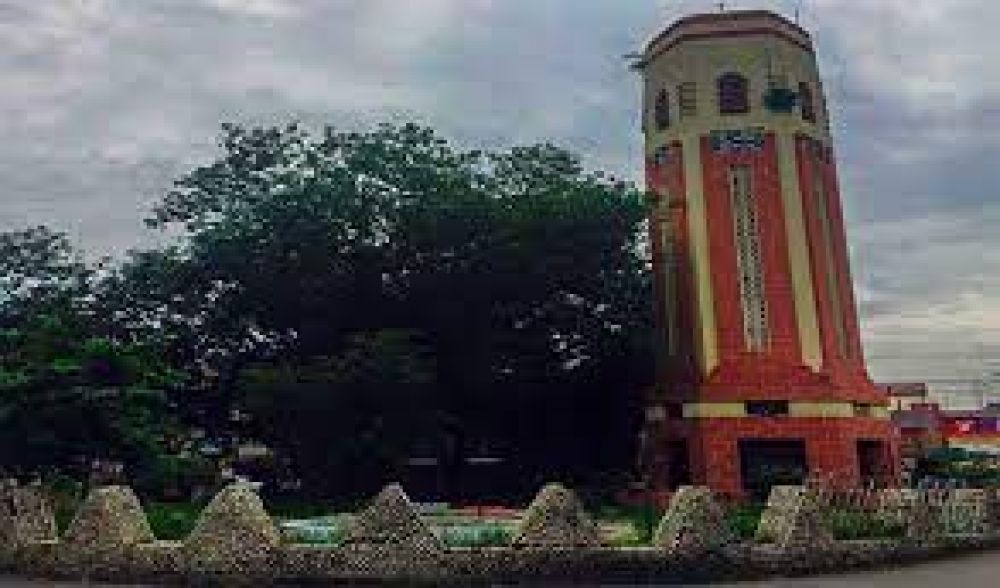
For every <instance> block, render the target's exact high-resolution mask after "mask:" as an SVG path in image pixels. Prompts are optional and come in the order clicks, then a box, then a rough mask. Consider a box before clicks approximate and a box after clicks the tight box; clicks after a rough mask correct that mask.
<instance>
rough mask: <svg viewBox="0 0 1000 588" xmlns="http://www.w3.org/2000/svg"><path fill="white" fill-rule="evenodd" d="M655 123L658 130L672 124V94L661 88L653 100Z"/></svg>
mask: <svg viewBox="0 0 1000 588" xmlns="http://www.w3.org/2000/svg"><path fill="white" fill-rule="evenodd" d="M653 124H654V125H655V126H656V130H658V131H662V130H664V129H666V128H667V127H669V126H670V94H668V93H667V91H666V90H660V93H659V94H657V95H656V101H655V102H653Z"/></svg>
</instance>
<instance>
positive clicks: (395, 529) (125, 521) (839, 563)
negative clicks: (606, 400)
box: [2, 487, 1000, 585]
mask: <svg viewBox="0 0 1000 588" xmlns="http://www.w3.org/2000/svg"><path fill="white" fill-rule="evenodd" d="M784 490H785V492H784V494H783V495H782V497H781V498H782V501H783V502H782V501H778V500H775V499H774V496H775V494H774V493H772V500H771V503H769V507H768V511H767V513H765V518H768V519H769V523H768V524H769V526H770V527H771V528H772V530H775V529H776V530H777V531H776V532H777V534H778V536H779V537H778V538H777V539H772V541H771V542H769V543H763V542H756V541H750V542H748V541H743V542H738V541H733V540H726V541H724V542H721V543H720V542H719V541H716V542H714V543H713V542H711V541H708V542H706V541H701V542H699V541H694V542H690V541H689V542H678V541H677V531H678V530H679V531H682V532H684V533H692V534H694V535H698V533H699V532H703V530H704V529H706V528H711V527H712V525H711V524H707V523H706V522H705V521H706V520H707V519H711V517H712V516H716V517H717V516H718V515H717V509H712V508H710V506H711V504H708V505H706V506H704V507H697V506H696V507H694V508H695V509H696V510H697V509H698V508H701V510H700V511H699V512H691V511H682V510H680V509H681V508H683V507H682V506H678V503H679V502H683V501H678V500H674V501H672V502H671V506H670V511H668V513H667V514H666V515H665V516H664V519H665V520H668V519H671V517H673V519H672V528H673V529H674V531H675V532H674V540H673V542H672V543H658V544H657V545H656V546H653V547H640V548H612V547H606V546H602V545H600V544H599V543H595V542H593V541H592V540H591V539H592V536H590V537H591V538H590V539H588V538H587V537H588V534H587V533H588V528H589V527H588V526H587V525H589V522H588V521H589V519H588V517H587V516H586V514H585V513H583V512H582V511H581V510H579V509H581V508H582V507H581V506H580V505H579V502H578V501H576V500H575V498H574V496H573V494H572V493H571V492H569V491H566V490H565V489H561V487H557V488H555V489H553V488H552V487H547V488H546V489H544V490H543V492H542V493H540V494H539V497H540V498H539V499H536V502H535V503H533V504H532V505H531V507H529V509H528V510H527V511H526V513H527V514H526V515H525V518H526V519H532V521H531V522H530V523H529V522H525V523H524V526H523V527H522V532H521V533H522V534H521V535H517V536H516V538H515V540H514V543H513V544H512V545H511V546H509V547H502V548H483V549H454V548H452V549H448V548H444V547H443V546H441V544H440V543H439V542H438V541H437V540H436V539H435V538H434V537H433V536H432V535H430V534H428V533H427V532H426V527H425V526H424V525H423V523H422V521H421V519H420V517H419V516H417V515H416V512H415V511H414V510H412V508H411V507H412V505H410V504H409V502H408V501H407V499H406V498H405V494H403V493H402V490H401V489H399V488H398V487H391V488H388V489H387V490H386V491H383V493H382V494H380V495H379V496H378V497H376V498H375V500H374V501H373V503H372V506H370V507H369V508H368V509H366V510H365V511H363V512H361V513H359V514H358V515H357V519H358V522H357V525H356V526H355V527H354V528H352V529H350V530H349V533H348V539H347V540H345V542H344V543H343V544H341V545H337V546H323V545H304V544H293V543H285V542H282V541H281V540H280V539H279V538H278V537H277V535H274V534H272V533H271V530H272V529H273V522H271V521H270V519H269V517H267V516H266V514H265V513H264V511H263V509H262V506H261V504H260V502H259V499H257V498H256V497H255V495H253V494H252V492H250V491H249V490H247V489H245V488H228V489H226V490H224V491H223V492H222V493H220V496H219V497H217V499H216V500H215V501H213V503H212V504H210V505H209V506H208V507H206V509H205V513H204V514H203V516H202V519H201V520H200V521H199V523H198V525H197V526H196V528H195V530H194V531H193V532H192V535H191V536H190V537H188V538H187V539H186V540H184V541H181V542H163V541H155V540H152V539H151V537H150V536H149V535H148V534H147V533H146V530H145V527H143V523H144V522H145V519H144V516H143V515H141V509H136V508H135V505H136V504H137V502H135V501H134V495H132V494H131V491H130V490H128V489H127V488H120V487H114V488H110V489H103V490H100V491H98V492H95V493H94V494H92V495H91V497H90V498H89V499H88V501H87V503H86V504H85V505H84V507H82V508H81V511H80V513H78V515H77V518H76V519H74V522H73V523H72V525H71V530H70V531H68V532H67V533H66V534H65V535H64V536H63V537H62V538H60V539H58V540H53V539H48V540H37V539H33V540H28V541H27V542H24V543H22V544H18V545H14V546H10V547H12V549H10V550H8V551H6V552H5V553H7V555H6V556H5V558H4V560H3V562H2V563H3V567H4V569H5V570H7V571H12V572H15V573H19V574H24V575H30V576H36V577H37V576H42V577H49V578H62V579H83V578H86V579H89V580H92V579H103V580H110V581H118V582H157V583H159V582H171V583H177V582H185V583H191V582H204V581H207V580H211V581H218V582H223V583H229V582H242V583H252V584H254V585H263V584H270V583H295V584H296V585H298V584H303V583H311V582H317V583H319V582H324V583H328V582H331V581H358V580H369V581H380V582H384V581H399V582H406V583H411V582H417V581H426V582H434V583H453V584H456V585H468V584H470V583H485V582H499V581H511V582H512V581H536V582H537V581H544V580H546V579H552V580H554V579H559V580H560V581H563V582H566V581H588V582H597V581H601V582H633V583H638V582H641V583H649V582H652V581H655V582H659V583H687V582H708V581H722V580H733V579H756V578H766V577H772V576H789V575H803V574H816V573H823V572H834V571H844V570H851V569H861V568H872V567H879V566H890V565H898V564H900V563H904V562H908V561H919V560H925V559H928V558H933V557H941V556H945V555H948V554H952V553H957V552H960V551H967V550H975V549H986V548H995V547H1000V535H998V534H997V532H996V529H997V524H996V523H997V522H998V521H997V509H996V508H995V505H996V504H997V500H996V494H995V493H987V492H979V493H971V494H970V493H965V494H961V495H957V494H956V495H953V496H950V497H945V498H943V499H941V500H930V499H929V498H928V497H926V496H923V495H920V494H919V493H915V491H902V492H898V491H896V492H895V494H892V496H893V497H894V499H895V502H893V501H891V500H890V501H888V502H891V503H893V504H896V505H897V506H898V505H904V506H903V510H902V511H901V512H907V513H913V512H922V513H924V515H928V514H933V513H932V510H931V509H936V510H935V512H936V513H937V514H935V515H934V516H936V517H937V518H936V519H935V520H936V521H938V523H937V524H939V526H940V532H932V528H934V525H930V526H928V525H927V524H926V523H927V521H928V520H929V519H927V518H926V516H925V517H924V518H920V517H908V518H906V520H907V521H922V523H921V524H923V526H919V525H917V526H915V527H913V528H915V529H917V530H918V531H919V532H916V531H915V532H914V533H911V534H909V537H908V538H907V539H900V540H883V541H828V540H824V539H823V538H822V537H821V536H822V535H823V533H822V532H818V530H817V528H816V527H815V525H816V524H817V521H816V519H815V514H816V510H815V504H817V503H818V501H816V500H813V499H811V498H810V499H809V500H813V502H804V503H801V504H800V503H796V502H795V501H796V500H800V499H801V500H806V499H807V498H808V497H810V496H814V495H813V494H811V493H810V492H809V491H806V490H804V489H799V488H795V487H785V488H784ZM692 492H700V493H701V496H702V497H703V498H704V496H706V495H710V492H708V491H707V490H706V489H694V490H692ZM889 492H890V493H892V492H894V491H889ZM679 494H681V493H679ZM543 495H544V496H545V497H546V498H545V499H544V500H542V497H543ZM941 496H943V495H939V498H940V497H941ZM675 498H676V497H675ZM788 500H791V501H792V504H788ZM545 501H547V502H546V504H540V502H545ZM907 501H909V502H907ZM709 502H710V499H709ZM803 504H806V505H807V506H808V504H813V507H812V510H810V508H808V507H803V506H802V505H803ZM687 508H691V504H690V503H689V504H688V505H687ZM907 509H909V510H907ZM810 513H812V514H811V515H810ZM943 513H947V514H948V516H947V517H945V516H944V514H943ZM137 516H142V518H141V519H137V518H136V517H137ZM810 516H812V517H813V518H812V519H811V520H810V519H809V517H810ZM678 517H681V518H680V521H679V522H678ZM685 517H687V518H685ZM685 520H688V521H690V524H687V525H686V524H685V523H684V521H685ZM956 521H957V522H956ZM5 524H6V523H5ZM908 524H909V523H908ZM809 525H813V526H812V527H810V526H809ZM949 531H950V533H949ZM970 531H971V532H970ZM81 533H82V534H83V535H86V536H88V537H89V539H88V540H87V541H86V542H85V543H81V542H79V541H77V539H75V538H76V537H79V536H81ZM88 533H89V535H87V534H88ZM782 533H784V535H782ZM529 535H530V536H529ZM543 536H544V537H545V540H544V541H539V540H538V539H539V538H540V537H543ZM689 536H690V535H689ZM782 536H783V537H784V538H781V537H782ZM570 537H572V538H573V539H572V540H569V539H568V538H570ZM790 538H791V539H790ZM793 540H794V541H793ZM657 541H660V540H659V539H658V540H657ZM663 541H666V539H664V540H663ZM681 543H683V544H684V545H698V546H700V548H699V549H696V550H689V549H684V548H681V547H678V545H679V544H681Z"/></svg>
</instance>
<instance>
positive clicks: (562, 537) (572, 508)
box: [512, 484, 602, 548]
mask: <svg viewBox="0 0 1000 588" xmlns="http://www.w3.org/2000/svg"><path fill="white" fill-rule="evenodd" d="M601 543H602V542H601V538H600V534H599V533H598V529H597V525H596V524H594V522H593V521H592V520H591V518H590V516H589V515H587V512H586V511H585V510H584V508H583V503H581V502H580V499H579V498H577V496H576V494H575V493H574V492H573V491H572V490H569V489H567V488H565V487H564V486H562V485H560V484H548V485H546V486H545V487H544V488H542V490H541V491H540V492H539V493H538V495H537V496H536V497H535V499H534V500H533V501H532V503H531V505H530V506H529V507H528V510H527V511H525V513H524V516H523V518H522V519H521V523H520V525H519V526H518V530H517V532H516V533H515V535H514V540H513V542H512V544H513V545H514V546H516V547H553V548H567V547H598V546H600V545H601Z"/></svg>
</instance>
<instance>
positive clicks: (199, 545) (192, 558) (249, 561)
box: [183, 484, 281, 572]
mask: <svg viewBox="0 0 1000 588" xmlns="http://www.w3.org/2000/svg"><path fill="white" fill-rule="evenodd" d="M280 542H281V537H280V534H279V531H278V528H277V527H276V526H275V524H274V521H273V520H272V519H271V517H270V516H269V515H268V514H267V511H265V510H264V504H263V503H262V502H261V500H260V497H258V496H257V494H256V493H255V492H254V491H253V490H252V489H250V487H248V486H247V485H245V484H232V485H230V486H228V487H226V488H224V489H223V490H222V491H221V492H219V493H218V494H217V495H216V496H215V498H213V499H212V502H210V503H209V504H208V506H206V507H205V510H204V511H202V513H201V516H200V517H199V518H198V521H197V523H195V527H194V529H193V530H192V531H191V534H190V535H188V537H187V539H186V540H185V541H184V547H183V550H184V555H185V558H186V560H187V562H188V565H190V566H191V567H192V569H194V570H196V571H207V572H243V571H255V570H260V569H262V568H263V567H265V566H267V565H268V562H269V561H270V558H271V556H272V555H273V554H274V551H275V549H276V548H277V547H278V545H279V544H280Z"/></svg>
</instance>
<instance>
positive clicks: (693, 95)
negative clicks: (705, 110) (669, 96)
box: [677, 82, 698, 118]
mask: <svg viewBox="0 0 1000 588" xmlns="http://www.w3.org/2000/svg"><path fill="white" fill-rule="evenodd" d="M677 99H678V101H679V102H680V110H681V117H683V118H689V117H692V116H698V85H697V84H695V83H694V82H684V83H683V84H681V85H680V86H678V87H677Z"/></svg>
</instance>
